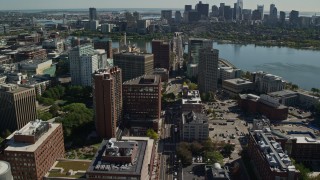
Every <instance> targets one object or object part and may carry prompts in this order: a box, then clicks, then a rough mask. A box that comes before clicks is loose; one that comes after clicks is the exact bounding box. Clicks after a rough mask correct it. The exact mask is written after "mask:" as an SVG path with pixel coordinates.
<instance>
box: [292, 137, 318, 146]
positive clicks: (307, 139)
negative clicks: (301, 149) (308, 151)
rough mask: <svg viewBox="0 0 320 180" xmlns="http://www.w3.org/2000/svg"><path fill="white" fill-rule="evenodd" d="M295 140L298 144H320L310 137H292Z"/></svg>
mask: <svg viewBox="0 0 320 180" xmlns="http://www.w3.org/2000/svg"><path fill="white" fill-rule="evenodd" d="M294 138H295V139H297V143H298V144H300V143H301V144H302V143H308V144H320V140H317V139H313V138H311V137H294Z"/></svg>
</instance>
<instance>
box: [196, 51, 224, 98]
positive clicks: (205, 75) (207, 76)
mask: <svg viewBox="0 0 320 180" xmlns="http://www.w3.org/2000/svg"><path fill="white" fill-rule="evenodd" d="M199 57H200V58H199V73H198V74H199V76H198V84H199V90H200V92H201V93H207V92H209V91H211V92H216V90H217V88H218V87H217V86H218V61H219V50H217V49H210V48H204V49H201V50H200V53H199Z"/></svg>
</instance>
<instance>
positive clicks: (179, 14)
mask: <svg viewBox="0 0 320 180" xmlns="http://www.w3.org/2000/svg"><path fill="white" fill-rule="evenodd" d="M174 21H175V22H176V23H181V21H182V16H181V12H180V11H176V13H175V16H174Z"/></svg>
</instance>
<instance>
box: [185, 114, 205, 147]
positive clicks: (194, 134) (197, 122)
mask: <svg viewBox="0 0 320 180" xmlns="http://www.w3.org/2000/svg"><path fill="white" fill-rule="evenodd" d="M180 137H181V138H182V139H183V141H194V140H196V141H202V140H206V139H208V137H209V124H208V119H207V116H206V115H205V114H200V113H195V112H193V111H191V112H185V113H182V120H181V130H180Z"/></svg>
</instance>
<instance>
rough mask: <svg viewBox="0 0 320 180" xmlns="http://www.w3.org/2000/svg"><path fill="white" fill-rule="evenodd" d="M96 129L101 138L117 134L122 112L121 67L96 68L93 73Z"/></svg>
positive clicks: (112, 136)
mask: <svg viewBox="0 0 320 180" xmlns="http://www.w3.org/2000/svg"><path fill="white" fill-rule="evenodd" d="M93 102H94V110H95V122H96V123H95V124H96V130H97V133H98V135H99V136H100V137H102V138H114V137H116V136H117V127H118V126H119V125H120V123H121V120H122V114H123V112H122V111H123V109H122V108H123V107H122V78H121V69H120V68H118V67H113V68H111V69H101V70H97V71H96V72H95V73H94V75H93Z"/></svg>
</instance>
